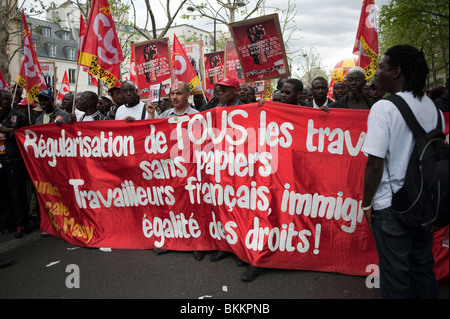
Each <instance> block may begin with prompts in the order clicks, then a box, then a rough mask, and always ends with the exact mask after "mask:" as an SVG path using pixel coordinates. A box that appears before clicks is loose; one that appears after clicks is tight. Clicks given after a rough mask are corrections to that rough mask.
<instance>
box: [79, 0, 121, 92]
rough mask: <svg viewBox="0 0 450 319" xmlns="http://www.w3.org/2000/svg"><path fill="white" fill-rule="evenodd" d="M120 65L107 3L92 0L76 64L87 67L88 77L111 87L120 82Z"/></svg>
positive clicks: (114, 32)
mask: <svg viewBox="0 0 450 319" xmlns="http://www.w3.org/2000/svg"><path fill="white" fill-rule="evenodd" d="M80 29H81V23H80ZM121 62H123V55H122V49H121V47H120V43H119V38H118V37H117V33H116V28H115V27H114V21H113V19H112V15H111V9H110V7H109V4H108V0H93V1H92V6H91V10H90V12H89V18H88V23H87V29H86V35H85V37H84V41H83V44H82V46H81V50H80V55H79V58H78V64H80V65H85V66H88V67H89V73H90V74H92V75H93V76H95V77H96V78H98V79H100V80H102V81H104V82H106V83H107V84H108V85H109V87H113V86H114V85H116V83H117V82H118V81H119V80H120V63H121Z"/></svg>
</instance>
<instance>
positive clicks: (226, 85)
mask: <svg viewBox="0 0 450 319" xmlns="http://www.w3.org/2000/svg"><path fill="white" fill-rule="evenodd" d="M217 85H218V86H219V104H218V105H217V106H232V105H242V104H244V103H242V102H241V100H239V90H240V88H241V87H240V84H239V82H238V80H237V79H236V78H231V77H226V78H225V79H222V80H221V81H219V83H217Z"/></svg>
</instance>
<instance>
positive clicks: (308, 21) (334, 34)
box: [44, 0, 390, 73]
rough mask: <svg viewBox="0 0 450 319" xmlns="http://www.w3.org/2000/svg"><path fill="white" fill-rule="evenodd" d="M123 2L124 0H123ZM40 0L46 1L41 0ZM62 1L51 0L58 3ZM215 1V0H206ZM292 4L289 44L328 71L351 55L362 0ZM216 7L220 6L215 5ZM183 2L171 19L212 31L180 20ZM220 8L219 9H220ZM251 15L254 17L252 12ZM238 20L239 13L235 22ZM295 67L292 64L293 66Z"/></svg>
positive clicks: (140, 6)
mask: <svg viewBox="0 0 450 319" xmlns="http://www.w3.org/2000/svg"><path fill="white" fill-rule="evenodd" d="M124 1H127V0H124ZM192 1H193V2H194V3H195V4H197V3H198V4H200V3H201V2H204V0H192ZM44 2H50V1H49V0H44ZM62 2H64V1H63V0H55V3H57V4H59V3H62ZM210 2H211V3H214V4H216V1H215V0H210ZM255 2H256V0H250V3H249V4H248V5H247V7H248V8H249V9H251V8H253V7H254V3H255ZM389 2H390V0H375V4H376V5H377V6H378V7H379V8H381V6H383V5H386V4H388V3H389ZM154 3H156V4H155V7H154V10H155V16H156V17H161V20H158V21H157V28H162V27H163V26H164V25H165V23H166V18H165V13H164V10H163V9H162V6H161V4H160V3H165V1H158V2H157V1H156V0H155V1H154V2H153V0H152V4H154ZM172 3H173V6H172V8H171V9H172V12H173V11H174V10H175V8H176V7H177V6H178V3H179V1H172ZM291 3H294V4H295V6H296V9H295V10H296V11H297V15H296V16H295V19H294V21H295V22H293V23H292V24H291V25H292V26H294V28H295V32H294V34H293V36H292V39H291V42H290V46H291V47H292V48H293V50H296V49H298V48H304V49H308V48H310V47H312V46H314V47H315V49H316V52H317V53H318V54H320V57H321V59H322V66H323V69H324V70H325V71H327V72H328V73H331V71H332V69H333V68H334V66H335V65H336V64H337V63H338V62H339V61H341V60H343V59H345V58H349V57H352V50H353V44H354V42H355V37H356V32H357V28H358V24H359V16H360V14H361V8H362V3H363V0H291ZM287 5H288V0H267V1H266V6H267V7H271V8H279V9H286V8H287ZM135 6H136V11H137V21H138V24H139V23H141V24H142V25H139V26H143V24H144V23H145V15H144V14H145V12H146V8H145V2H144V1H142V0H135ZM217 8H220V7H219V6H218V7H217ZM271 8H267V9H266V14H271V13H273V11H274V9H271ZM186 9H187V5H185V8H183V9H182V10H181V11H180V13H179V15H178V17H177V18H176V20H175V23H176V24H192V25H195V26H196V27H199V28H201V29H204V30H208V31H213V23H212V20H210V19H207V18H202V19H197V20H186V19H182V18H181V15H183V14H189V13H190V12H189V11H187V10H186ZM223 11H224V10H222V11H221V12H223ZM252 17H256V15H253V16H252ZM240 19H242V17H240V16H239V15H237V17H236V21H239V20H240ZM218 30H226V27H225V26H223V25H222V26H221V25H218ZM294 68H295V67H294Z"/></svg>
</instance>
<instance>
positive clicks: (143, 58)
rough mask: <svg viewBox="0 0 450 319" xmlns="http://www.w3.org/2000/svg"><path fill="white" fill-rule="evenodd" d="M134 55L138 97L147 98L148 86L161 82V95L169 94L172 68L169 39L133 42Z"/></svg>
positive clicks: (148, 93)
mask: <svg viewBox="0 0 450 319" xmlns="http://www.w3.org/2000/svg"><path fill="white" fill-rule="evenodd" d="M134 57H135V68H136V78H137V86H138V89H139V95H140V97H141V98H143V99H146V98H148V97H149V95H150V86H151V85H154V84H161V96H167V95H169V91H170V85H171V69H172V66H171V61H172V59H171V55H170V52H169V39H168V38H162V39H155V40H148V41H144V42H139V43H135V44H134Z"/></svg>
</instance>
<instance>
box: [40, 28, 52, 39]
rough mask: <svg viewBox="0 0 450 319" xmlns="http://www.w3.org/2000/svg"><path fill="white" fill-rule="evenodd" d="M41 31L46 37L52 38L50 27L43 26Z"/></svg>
mask: <svg viewBox="0 0 450 319" xmlns="http://www.w3.org/2000/svg"><path fill="white" fill-rule="evenodd" d="M41 32H42V35H43V36H44V37H47V38H50V37H51V36H52V32H51V30H50V28H46V27H42V29H41Z"/></svg>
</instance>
